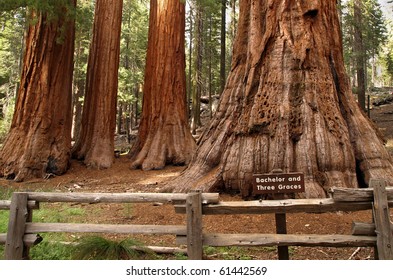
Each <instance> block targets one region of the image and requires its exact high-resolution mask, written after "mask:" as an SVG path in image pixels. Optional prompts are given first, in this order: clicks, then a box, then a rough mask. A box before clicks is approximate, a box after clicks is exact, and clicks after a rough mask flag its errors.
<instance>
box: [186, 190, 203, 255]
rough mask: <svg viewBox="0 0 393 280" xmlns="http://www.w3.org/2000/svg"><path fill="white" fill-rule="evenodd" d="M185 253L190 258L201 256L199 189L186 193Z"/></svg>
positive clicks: (200, 198) (200, 203)
mask: <svg viewBox="0 0 393 280" xmlns="http://www.w3.org/2000/svg"><path fill="white" fill-rule="evenodd" d="M186 207H187V254H188V258H189V259H190V260H201V259H202V257H203V240H202V196H201V193H200V192H199V191H196V192H191V193H189V194H188V195H187V201H186Z"/></svg>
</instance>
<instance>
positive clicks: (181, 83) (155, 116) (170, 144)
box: [130, 0, 196, 170]
mask: <svg viewBox="0 0 393 280" xmlns="http://www.w3.org/2000/svg"><path fill="white" fill-rule="evenodd" d="M184 31H185V6H184V3H181V1H178V0H176V1H167V0H152V1H151V2H150V24H149V41H148V52H147V60H146V71H145V83H144V91H143V94H144V95H143V108H142V119H141V124H140V127H139V135H138V139H137V142H136V144H135V145H134V146H133V148H132V150H131V152H130V155H131V157H132V158H133V163H132V167H133V168H139V167H141V168H142V169H143V170H151V169H160V168H163V167H164V166H165V165H166V164H175V165H183V164H187V163H188V162H189V161H190V159H191V157H192V155H193V153H194V151H195V147H196V145H195V141H194V139H193V138H192V135H191V133H190V131H189V125H188V120H187V109H186V86H185V84H186V77H185V46H184V42H185V34H184Z"/></svg>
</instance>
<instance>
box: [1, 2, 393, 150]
mask: <svg viewBox="0 0 393 280" xmlns="http://www.w3.org/2000/svg"><path fill="white" fill-rule="evenodd" d="M6 2H7V1H5V2H4V3H6ZM8 2H9V1H8ZM389 2H390V1H388V0H385V1H377V0H362V1H360V0H348V1H340V3H339V5H338V7H339V9H338V11H337V12H338V13H339V15H340V19H341V24H342V36H343V43H344V56H345V63H346V69H347V72H348V75H349V77H350V79H351V83H352V86H353V92H354V93H355V94H357V95H358V96H359V102H360V103H361V106H362V107H363V108H364V109H365V106H366V103H365V99H366V93H371V92H375V89H376V88H383V87H389V86H392V84H393V31H392V30H393V29H392V25H393V21H392V19H391V17H390V16H389V14H390V13H391V10H392V4H391V3H389ZM0 3H1V2H0ZM238 4H239V3H238V0H222V1H217V0H187V1H186V7H187V14H186V77H187V100H189V103H188V104H189V106H188V115H189V120H190V126H191V130H192V133H193V134H194V135H195V136H197V134H198V129H201V128H202V126H203V122H202V121H201V118H202V119H209V118H211V117H212V114H213V112H214V106H215V105H216V104H217V102H218V98H219V96H220V94H221V92H222V90H223V88H224V86H225V81H226V75H227V73H228V72H229V67H230V62H231V50H232V45H233V41H234V37H235V34H236V26H237V20H238V13H239V9H238ZM94 7H95V1H92V0H79V1H78V6H77V13H76V41H75V53H74V75H73V105H72V106H73V130H72V137H73V139H75V137H76V136H77V135H78V134H79V130H80V122H81V116H82V108H83V102H84V93H85V86H86V74H87V64H88V56H89V46H90V44H91V39H92V30H93V29H92V26H93V19H94ZM359 9H360V13H356V11H357V10H358V11H359ZM26 14H27V12H26V8H17V9H8V7H7V6H6V4H2V6H0V31H1V32H0V142H2V141H3V140H4V139H5V137H6V135H7V133H8V131H9V126H10V123H11V120H12V116H13V112H14V106H15V99H16V94H17V91H18V88H19V82H20V73H21V67H22V59H23V52H24V47H25V46H24V35H25V32H26V27H27V25H28V24H29V23H31V22H29V20H28V19H27V18H26ZM359 17H360V18H359ZM148 21H149V1H147V0H124V4H123V17H122V31H121V51H120V67H119V81H118V98H117V118H116V119H117V122H116V123H117V125H116V134H117V135H125V137H124V139H126V141H127V142H129V141H131V140H132V139H133V133H135V132H136V129H137V127H138V123H139V119H140V115H141V110H142V96H143V82H144V73H145V62H146V50H147V39H148V27H149V24H148ZM359 34H360V35H361V36H359ZM126 146H127V145H126Z"/></svg>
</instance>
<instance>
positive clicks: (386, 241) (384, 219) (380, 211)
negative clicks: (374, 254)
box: [370, 180, 393, 260]
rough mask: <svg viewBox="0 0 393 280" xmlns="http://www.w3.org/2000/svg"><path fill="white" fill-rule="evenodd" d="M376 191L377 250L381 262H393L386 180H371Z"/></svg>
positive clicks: (371, 184) (392, 236)
mask: <svg viewBox="0 0 393 280" xmlns="http://www.w3.org/2000/svg"><path fill="white" fill-rule="evenodd" d="M370 187H372V188H373V189H374V207H373V215H374V222H375V232H376V234H377V250H378V258H379V259H380V260H393V248H392V246H393V234H392V231H391V229H390V225H391V222H390V212H389V205H388V199H387V193H386V182H385V181H384V180H370Z"/></svg>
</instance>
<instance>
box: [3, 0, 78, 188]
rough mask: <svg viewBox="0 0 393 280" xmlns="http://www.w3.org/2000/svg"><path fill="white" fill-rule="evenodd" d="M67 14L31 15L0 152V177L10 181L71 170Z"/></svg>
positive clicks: (69, 22) (71, 31)
mask: <svg viewBox="0 0 393 280" xmlns="http://www.w3.org/2000/svg"><path fill="white" fill-rule="evenodd" d="M70 3H72V4H73V5H75V1H70ZM66 14H67V13H66V11H64V10H63V11H62V15H60V16H59V17H58V18H57V19H56V20H55V19H51V20H49V19H48V17H47V15H46V14H45V13H39V12H32V13H31V16H32V22H34V24H33V25H31V26H29V29H28V31H27V37H26V50H25V56H24V60H23V69H22V75H21V83H20V87H19V90H18V94H17V100H16V107H15V113H14V116H13V120H12V124H11V129H10V131H9V134H8V137H7V139H6V141H5V143H4V145H3V147H2V149H1V152H0V175H1V176H4V177H7V178H9V179H15V180H16V181H23V180H28V179H31V178H35V177H38V178H42V177H44V176H45V175H46V173H53V174H56V175H60V174H63V173H64V172H66V171H67V170H68V167H69V160H70V155H71V122H72V117H71V98H72V71H73V53H74V37H75V29H74V27H75V26H74V22H73V20H69V19H66V16H64V15H66Z"/></svg>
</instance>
